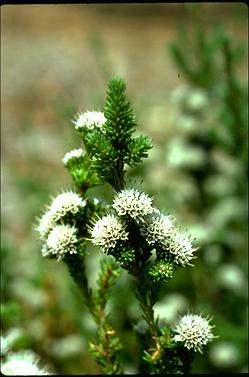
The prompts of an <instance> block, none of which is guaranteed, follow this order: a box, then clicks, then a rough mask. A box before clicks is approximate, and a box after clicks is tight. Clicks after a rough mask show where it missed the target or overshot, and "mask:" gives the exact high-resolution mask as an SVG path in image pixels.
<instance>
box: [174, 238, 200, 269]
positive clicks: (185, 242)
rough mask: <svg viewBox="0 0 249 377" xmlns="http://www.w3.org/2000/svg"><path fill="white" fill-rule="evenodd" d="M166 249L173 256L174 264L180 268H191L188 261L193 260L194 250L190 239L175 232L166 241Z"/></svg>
mask: <svg viewBox="0 0 249 377" xmlns="http://www.w3.org/2000/svg"><path fill="white" fill-rule="evenodd" d="M167 247H168V250H169V252H170V253H171V254H173V255H174V260H175V263H176V264H178V265H180V266H182V267H186V266H187V265H190V266H191V263H190V261H191V260H192V259H194V258H195V256H194V251H195V250H196V248H194V247H193V245H192V241H191V239H190V238H188V237H186V236H184V235H183V234H181V233H180V232H179V231H176V232H175V234H173V236H172V237H170V238H169V240H168V241H167Z"/></svg>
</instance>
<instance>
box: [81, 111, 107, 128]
mask: <svg viewBox="0 0 249 377" xmlns="http://www.w3.org/2000/svg"><path fill="white" fill-rule="evenodd" d="M105 122H106V117H105V116H104V113H102V112H101V111H87V112H85V113H81V114H79V115H78V119H77V120H76V121H75V122H74V123H75V128H76V130H78V129H80V128H87V129H89V130H92V129H94V128H95V127H97V128H102V126H103V125H104V124H105Z"/></svg>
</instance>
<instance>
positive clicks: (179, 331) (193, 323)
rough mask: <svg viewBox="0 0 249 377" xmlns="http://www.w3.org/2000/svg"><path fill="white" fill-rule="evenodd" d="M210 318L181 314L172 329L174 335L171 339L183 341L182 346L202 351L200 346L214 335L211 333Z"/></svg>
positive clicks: (205, 343)
mask: <svg viewBox="0 0 249 377" xmlns="http://www.w3.org/2000/svg"><path fill="white" fill-rule="evenodd" d="M209 322H210V319H208V318H203V317H202V316H201V315H197V314H186V315H185V316H183V317H182V318H181V319H180V321H179V323H178V325H177V326H176V328H175V329H174V331H175V332H176V335H175V336H174V337H173V340H175V341H176V342H183V345H184V347H186V348H187V349H189V350H190V349H193V350H194V351H195V352H197V351H199V352H200V353H202V348H203V347H204V346H206V345H207V343H208V342H209V341H211V340H213V339H214V338H216V336H214V335H213V333H212V328H213V327H214V326H211V325H210V324H209Z"/></svg>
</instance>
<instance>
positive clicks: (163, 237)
mask: <svg viewBox="0 0 249 377" xmlns="http://www.w3.org/2000/svg"><path fill="white" fill-rule="evenodd" d="M111 208H112V210H113V214H112V215H108V216H105V217H103V218H102V219H99V220H98V221H97V222H96V223H95V225H94V227H93V228H92V229H91V239H92V242H93V243H94V244H95V245H98V246H100V248H101V250H102V251H103V252H106V253H111V254H113V255H114V254H115V247H116V246H117V245H119V246H120V244H122V245H123V247H124V248H125V246H126V247H127V248H128V246H132V247H133V245H132V244H131V245H129V243H130V242H131V243H132V241H131V240H132V239H134V238H136V235H134V236H132V235H131V237H129V233H131V232H133V231H134V232H138V233H139V237H142V240H143V243H145V244H146V245H147V247H148V249H150V250H152V249H153V248H155V249H156V252H157V262H158V263H156V264H155V265H153V268H152V269H151V270H150V275H152V276H153V279H154V280H155V281H161V280H163V279H164V280H166V279H169V278H171V277H172V271H173V269H174V268H177V267H186V266H187V265H191V263H190V262H191V261H192V259H194V251H195V250H196V249H195V248H194V247H193V246H192V242H191V239H190V238H189V237H187V236H184V235H183V234H182V233H181V232H180V230H179V229H178V228H177V227H176V225H175V221H174V219H173V218H172V217H171V216H168V215H164V214H162V213H161V212H160V211H159V210H158V209H156V208H155V207H154V206H153V201H152V198H150V197H149V196H148V195H146V194H145V193H143V192H140V191H139V190H136V189H133V188H131V189H124V190H122V191H120V192H119V193H117V194H116V196H115V197H114V199H113V203H112V205H111ZM134 227H135V228H136V229H135V230H134ZM128 229H129V230H128ZM119 250H120V247H119ZM114 256H115V255H114Z"/></svg>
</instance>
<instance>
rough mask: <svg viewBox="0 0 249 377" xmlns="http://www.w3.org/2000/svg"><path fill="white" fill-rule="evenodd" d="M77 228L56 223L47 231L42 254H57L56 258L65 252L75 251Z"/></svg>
mask: <svg viewBox="0 0 249 377" xmlns="http://www.w3.org/2000/svg"><path fill="white" fill-rule="evenodd" d="M76 233H77V229H76V228H75V227H74V226H70V225H64V224H62V225H56V226H55V227H54V229H53V230H52V231H51V232H50V233H49V235H48V239H47V242H46V244H45V245H44V246H43V248H42V255H43V256H47V255H57V256H58V259H60V258H62V257H63V256H64V255H65V254H76V253H77V242H78V239H77V236H76Z"/></svg>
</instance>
